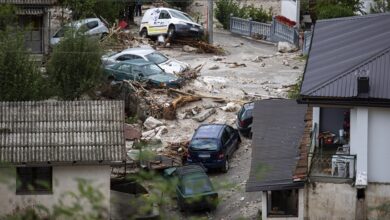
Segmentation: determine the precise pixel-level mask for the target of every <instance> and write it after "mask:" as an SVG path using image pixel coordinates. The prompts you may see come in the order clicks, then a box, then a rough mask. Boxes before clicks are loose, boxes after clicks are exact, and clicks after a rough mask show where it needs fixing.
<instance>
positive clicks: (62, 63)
mask: <svg viewBox="0 0 390 220" xmlns="http://www.w3.org/2000/svg"><path fill="white" fill-rule="evenodd" d="M73 35H74V33H71V34H70V35H69V33H68V34H67V36H66V37H65V38H64V39H62V40H61V41H60V43H59V44H58V45H57V46H56V47H55V48H54V51H53V53H52V57H51V59H50V60H49V62H48V65H47V69H48V74H49V79H50V82H51V83H52V85H56V87H55V91H57V95H58V96H59V97H61V98H62V99H64V100H74V99H78V98H80V97H81V95H83V94H84V93H86V92H88V91H90V90H91V89H93V88H95V87H96V86H97V85H98V84H99V83H100V81H101V78H102V72H101V67H100V65H101V62H100V57H101V55H102V51H101V49H100V45H99V43H98V42H97V41H96V40H95V39H91V38H88V37H86V36H75V37H73Z"/></svg>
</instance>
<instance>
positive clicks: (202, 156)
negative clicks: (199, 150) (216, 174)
mask: <svg viewBox="0 0 390 220" xmlns="http://www.w3.org/2000/svg"><path fill="white" fill-rule="evenodd" d="M199 158H210V154H199Z"/></svg>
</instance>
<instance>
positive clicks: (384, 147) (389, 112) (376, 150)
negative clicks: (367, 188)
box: [368, 108, 390, 183]
mask: <svg viewBox="0 0 390 220" xmlns="http://www.w3.org/2000/svg"><path fill="white" fill-rule="evenodd" d="M368 117H369V121H368V181H369V182H381V183H390V172H389V169H388V168H389V167H390V160H389V155H390V109H387V108H370V109H369V113H368Z"/></svg>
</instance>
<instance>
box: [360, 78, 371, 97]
mask: <svg viewBox="0 0 390 220" xmlns="http://www.w3.org/2000/svg"><path fill="white" fill-rule="evenodd" d="M369 90H370V85H369V78H368V77H366V76H359V77H358V78H357V93H358V95H362V94H368V92H369Z"/></svg>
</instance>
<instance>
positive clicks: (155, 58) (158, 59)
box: [146, 53, 168, 64]
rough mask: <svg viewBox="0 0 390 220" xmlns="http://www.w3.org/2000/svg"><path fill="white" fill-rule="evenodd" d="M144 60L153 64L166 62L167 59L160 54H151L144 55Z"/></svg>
mask: <svg viewBox="0 0 390 220" xmlns="http://www.w3.org/2000/svg"><path fill="white" fill-rule="evenodd" d="M146 58H147V59H148V60H149V61H150V62H153V63H155V64H160V63H164V62H166V61H167V60H168V58H167V57H166V56H164V55H162V54H161V53H151V54H148V55H146Z"/></svg>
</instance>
